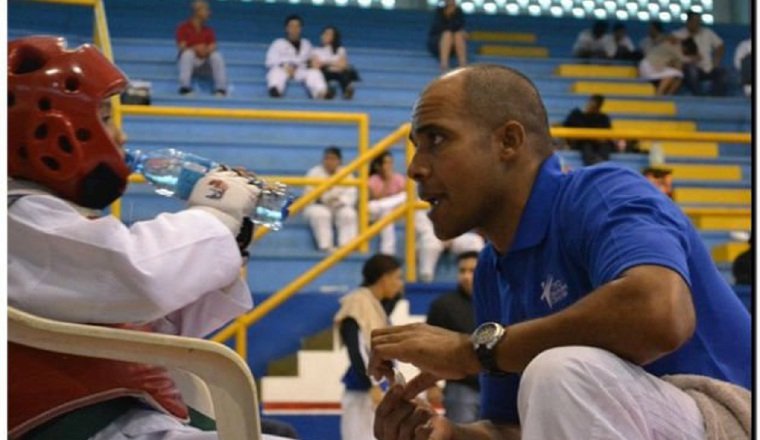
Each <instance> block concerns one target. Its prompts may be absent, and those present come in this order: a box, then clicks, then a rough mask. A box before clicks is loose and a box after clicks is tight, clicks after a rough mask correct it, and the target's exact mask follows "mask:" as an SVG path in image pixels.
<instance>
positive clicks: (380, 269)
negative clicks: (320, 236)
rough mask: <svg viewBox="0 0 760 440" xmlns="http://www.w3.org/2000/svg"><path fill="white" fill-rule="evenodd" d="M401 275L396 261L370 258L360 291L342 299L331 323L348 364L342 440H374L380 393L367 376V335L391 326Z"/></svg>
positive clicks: (377, 257)
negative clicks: (374, 425)
mask: <svg viewBox="0 0 760 440" xmlns="http://www.w3.org/2000/svg"><path fill="white" fill-rule="evenodd" d="M401 275H402V274H401V263H400V262H399V261H398V260H397V259H396V258H394V257H392V256H390V255H383V254H375V255H373V256H372V257H371V258H369V259H368V260H367V261H366V262H365V263H364V266H363V267H362V284H361V287H359V288H358V289H356V290H354V291H353V292H351V293H349V294H348V295H346V296H344V297H343V298H341V300H340V309H339V310H338V313H336V314H335V318H334V319H333V332H334V333H335V339H336V340H340V342H341V344H342V345H345V346H346V349H347V351H348V358H349V361H350V366H349V367H348V370H347V371H346V374H345V375H344V376H343V384H344V386H345V391H344V392H343V398H342V400H341V417H340V435H341V438H342V439H343V440H374V439H375V437H374V435H372V424H373V421H374V419H375V407H377V404H378V402H380V399H381V398H382V390H381V389H380V387H379V385H378V384H373V383H372V380H371V379H370V377H369V374H368V373H367V362H368V359H369V347H370V345H369V344H370V335H371V334H372V331H373V330H376V329H379V328H384V327H387V326H388V325H390V318H389V316H390V314H391V312H392V311H393V306H395V300H396V299H397V298H398V297H399V296H400V295H401V293H402V290H403V287H404V281H403V279H402V277H401ZM384 305H387V306H388V307H387V308H385V307H384ZM338 338H339V339H338Z"/></svg>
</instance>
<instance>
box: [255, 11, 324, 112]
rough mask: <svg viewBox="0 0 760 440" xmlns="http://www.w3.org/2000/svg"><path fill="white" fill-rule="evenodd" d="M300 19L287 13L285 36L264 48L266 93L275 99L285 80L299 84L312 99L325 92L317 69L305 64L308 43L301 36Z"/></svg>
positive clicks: (308, 52) (301, 26)
mask: <svg viewBox="0 0 760 440" xmlns="http://www.w3.org/2000/svg"><path fill="white" fill-rule="evenodd" d="M302 29H303V19H302V18H301V17H299V16H298V15H289V16H288V17H287V18H286V19H285V35H286V37H285V38H278V39H276V40H274V41H273V42H272V44H271V45H270V46H269V49H268V50H267V56H266V61H265V64H266V67H267V69H269V71H268V72H267V88H268V90H269V96H271V97H273V98H279V97H281V96H282V95H283V94H285V87H286V85H287V82H288V81H289V80H291V79H292V80H294V81H296V82H300V83H303V84H304V85H305V86H306V89H307V90H308V91H309V96H311V97H312V98H313V99H322V98H325V97H326V95H327V82H326V81H325V77H324V75H323V74H322V71H320V70H319V69H316V68H313V67H310V66H309V58H310V57H311V42H310V41H309V40H308V39H306V38H301V31H302Z"/></svg>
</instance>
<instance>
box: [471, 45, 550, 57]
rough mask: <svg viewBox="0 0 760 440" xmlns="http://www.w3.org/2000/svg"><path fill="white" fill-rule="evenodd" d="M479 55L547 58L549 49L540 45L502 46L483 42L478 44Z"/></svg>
mask: <svg viewBox="0 0 760 440" xmlns="http://www.w3.org/2000/svg"><path fill="white" fill-rule="evenodd" d="M479 53H480V55H490V56H498V57H519V58H548V57H549V49H547V48H545V47H541V46H503V45H497V44H484V45H483V46H480V52H479Z"/></svg>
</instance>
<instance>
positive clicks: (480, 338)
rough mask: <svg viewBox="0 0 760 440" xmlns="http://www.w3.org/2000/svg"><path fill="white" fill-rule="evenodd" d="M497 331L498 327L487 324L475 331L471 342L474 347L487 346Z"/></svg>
mask: <svg viewBox="0 0 760 440" xmlns="http://www.w3.org/2000/svg"><path fill="white" fill-rule="evenodd" d="M498 331H499V328H498V326H497V325H496V324H495V323H493V322H487V323H485V324H483V325H481V326H480V327H478V329H477V330H476V331H475V333H474V334H473V335H472V336H473V338H472V342H473V343H474V344H475V345H484V344H487V343H489V342H491V341H493V339H494V338H495V337H496V335H497V333H498Z"/></svg>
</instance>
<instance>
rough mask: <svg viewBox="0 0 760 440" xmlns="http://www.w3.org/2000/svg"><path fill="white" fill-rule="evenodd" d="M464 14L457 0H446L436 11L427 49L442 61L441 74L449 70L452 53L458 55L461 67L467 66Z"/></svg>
mask: <svg viewBox="0 0 760 440" xmlns="http://www.w3.org/2000/svg"><path fill="white" fill-rule="evenodd" d="M464 24H465V23H464V13H463V12H462V8H460V7H459V6H457V2H456V0H446V2H445V4H444V5H443V6H441V7H439V8H438V9H436V10H435V15H434V16H433V23H432V24H431V25H430V31H429V32H428V40H427V47H428V51H430V53H431V54H432V55H433V56H434V57H436V58H438V60H439V61H440V66H441V72H446V71H447V70H449V58H450V57H451V54H452V52H453V53H456V55H457V62H458V63H459V67H462V66H465V65H467V32H466V31H465V30H464Z"/></svg>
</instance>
